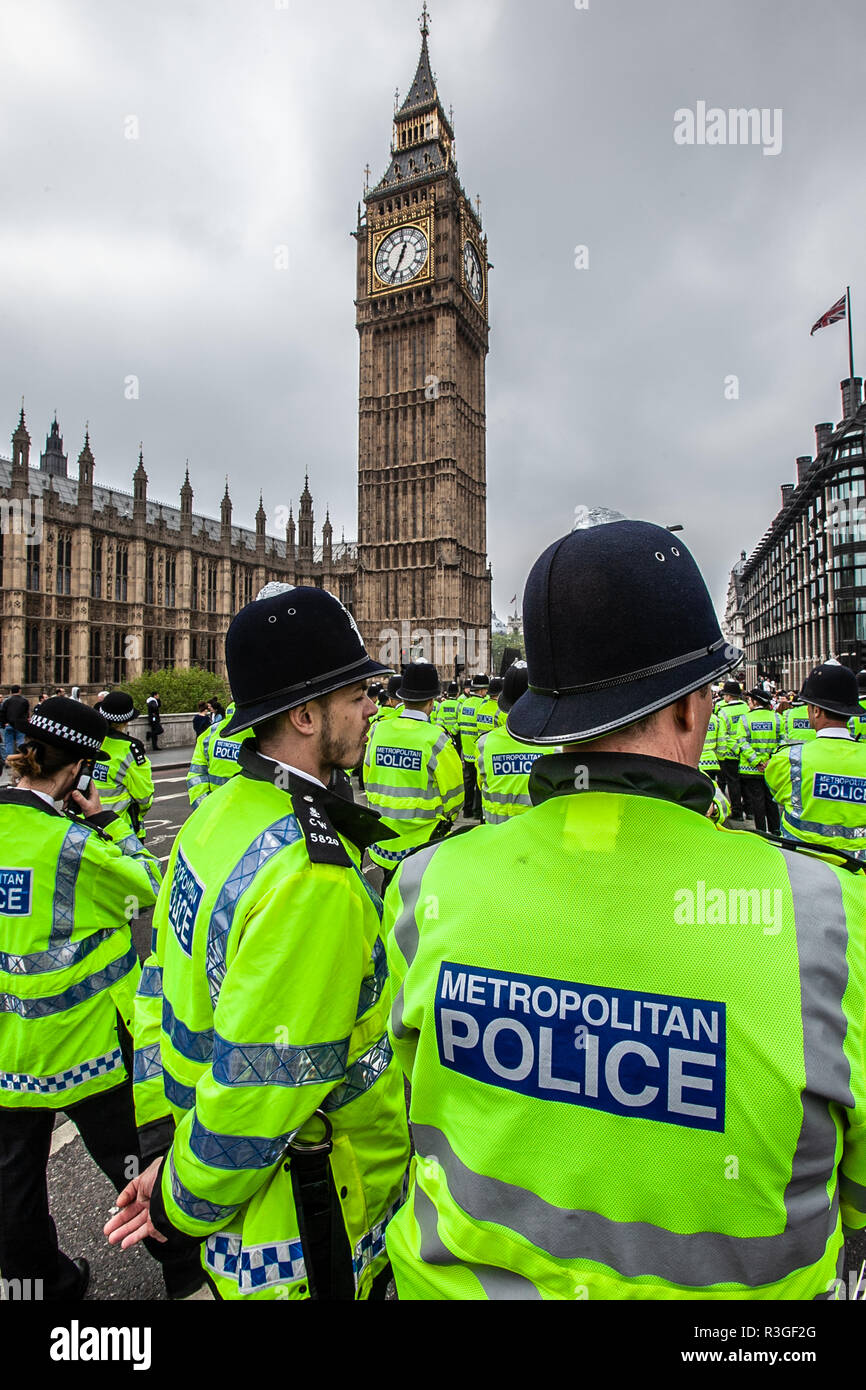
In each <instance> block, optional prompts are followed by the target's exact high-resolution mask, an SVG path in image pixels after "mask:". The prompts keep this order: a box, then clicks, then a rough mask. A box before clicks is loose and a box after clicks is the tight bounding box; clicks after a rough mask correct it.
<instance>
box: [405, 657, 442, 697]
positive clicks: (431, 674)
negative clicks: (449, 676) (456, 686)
mask: <svg viewBox="0 0 866 1390" xmlns="http://www.w3.org/2000/svg"><path fill="white" fill-rule="evenodd" d="M441 694H442V683H441V681H440V680H439V672H438V671H437V670H436V667H435V666H431V665H430V662H429V661H413V662H412V664H411V665H409V666H407V667H406V670H405V671H404V672H403V676H402V680H401V684H400V688H399V689H398V691H397V699H398V700H408V702H409V704H421V703H423V702H424V701H426V700H434V699H435V698H436V696H437V695H441Z"/></svg>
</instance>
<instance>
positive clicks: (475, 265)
mask: <svg viewBox="0 0 866 1390" xmlns="http://www.w3.org/2000/svg"><path fill="white" fill-rule="evenodd" d="M463 274H464V276H465V279H466V288H467V289H468V291H469V293H470V294H471V295H472V298H473V299H474V300H475V303H476V304H480V303H481V301H482V299H483V298H484V271H483V270H482V269H481V257H480V256H479V255H478V252H477V251H476V250H475V247H474V245H473V244H472V242H471V241H467V242H466V244H465V245H464V247H463Z"/></svg>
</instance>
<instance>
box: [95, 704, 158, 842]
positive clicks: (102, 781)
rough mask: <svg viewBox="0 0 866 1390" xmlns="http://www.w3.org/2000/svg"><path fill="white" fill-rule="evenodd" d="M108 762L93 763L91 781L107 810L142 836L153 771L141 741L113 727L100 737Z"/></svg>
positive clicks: (149, 805) (148, 804)
mask: <svg viewBox="0 0 866 1390" xmlns="http://www.w3.org/2000/svg"><path fill="white" fill-rule="evenodd" d="M102 751H103V753H107V754H108V756H109V760H108V762H104V763H103V762H99V763H95V764H94V767H93V781H94V785H95V787H96V790H97V792H98V793H99V799H100V801H101V802H102V804H103V806H104V807H105V808H106V810H111V811H113V812H114V813H115V815H117V816H120V817H121V818H122V819H123V821H124V823H125V825H126V827H127V829H128V830H131V831H134V832H135V834H136V835H138V837H139V839H141V840H144V817H145V816H146V814H147V812H148V811H149V810H150V808H151V806H152V805H153V772H152V769H151V766H150V759H149V758H148V756H147V754H146V753H145V751H144V744H143V743H141V742H140V741H139V740H138V739H137V738H130V737H129V735H128V734H122V733H120V732H118V731H117V730H113V731H112V732H111V733H110V734H108V735H106V737H105V738H104V739H103V740H102Z"/></svg>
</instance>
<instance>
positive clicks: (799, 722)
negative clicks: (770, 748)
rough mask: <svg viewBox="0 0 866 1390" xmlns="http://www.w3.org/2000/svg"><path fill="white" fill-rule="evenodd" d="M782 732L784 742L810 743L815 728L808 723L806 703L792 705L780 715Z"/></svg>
mask: <svg viewBox="0 0 866 1390" xmlns="http://www.w3.org/2000/svg"><path fill="white" fill-rule="evenodd" d="M782 734H783V736H784V740H785V742H786V743H811V742H812V739H813V738H814V737H815V730H814V729H813V728H812V726H811V724H810V723H809V707H808V705H794V706H792V708H791V709H786V710H785V713H784V714H783V715H782Z"/></svg>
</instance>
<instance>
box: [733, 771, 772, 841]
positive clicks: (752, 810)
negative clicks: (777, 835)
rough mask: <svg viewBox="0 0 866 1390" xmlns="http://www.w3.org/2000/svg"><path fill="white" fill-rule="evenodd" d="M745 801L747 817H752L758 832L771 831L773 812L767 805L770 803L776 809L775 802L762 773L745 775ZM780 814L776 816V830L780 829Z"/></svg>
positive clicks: (743, 781) (743, 778) (743, 779)
mask: <svg viewBox="0 0 866 1390" xmlns="http://www.w3.org/2000/svg"><path fill="white" fill-rule="evenodd" d="M741 781H742V786H743V800H744V802H745V806H746V815H747V816H750V817H751V819H752V820H753V821H754V822H755V829H756V830H770V829H772V828H773V827H772V825H771V824H770V822H771V820H772V812H771V811H770V810H769V809H768V805H767V803H768V802H770V803H771V804H772V805H773V806H774V807H775V802H774V801H773V798H772V796H771V795H770V790H769V788H768V786H767V784H766V782H765V781H764V778H763V775H762V773H760V772H758V773H753V774H751V775H747V774H743V776H742V778H741ZM778 820H779V817H778V813H777V815H776V829H778Z"/></svg>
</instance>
